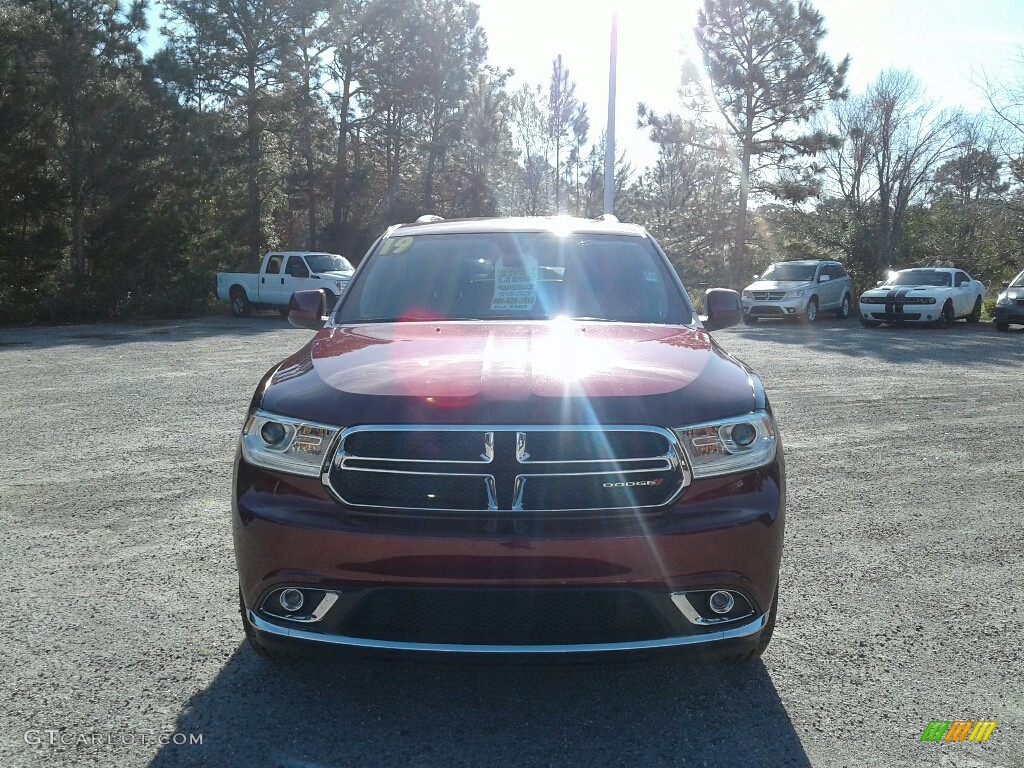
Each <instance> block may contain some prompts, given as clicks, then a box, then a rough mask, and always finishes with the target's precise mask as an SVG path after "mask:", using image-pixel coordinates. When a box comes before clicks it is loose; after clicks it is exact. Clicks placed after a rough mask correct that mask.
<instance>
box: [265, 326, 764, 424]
mask: <svg viewBox="0 0 1024 768" xmlns="http://www.w3.org/2000/svg"><path fill="white" fill-rule="evenodd" d="M257 398H259V395H258V396H257ZM257 402H258V399H257ZM260 404H261V406H262V407H263V408H265V409H266V410H269V411H272V412H275V413H279V414H282V415H286V416H293V417H295V418H301V419H308V420H311V421H319V422H323V423H328V424H336V425H345V426H348V425H353V424H363V423H419V422H422V423H492V424H515V423H522V424H531V423H533V424H538V423H577V424H584V423H602V424H615V423H621V424H636V423H643V424H660V425H662V426H672V425H682V424H694V423H698V422H701V421H707V420H711V419H716V418H722V417H726V416H733V415H737V414H741V413H747V412H749V411H751V410H754V409H756V408H763V407H765V404H764V394H763V391H762V390H761V387H760V384H759V383H758V382H757V381H756V379H755V378H754V377H753V376H752V375H751V374H750V372H749V370H748V369H747V368H746V367H745V366H744V365H743V364H742V363H740V362H739V361H737V360H735V359H734V358H732V357H731V356H729V355H728V354H727V353H725V352H724V351H722V350H721V349H720V348H719V347H718V346H717V345H716V344H715V343H714V341H713V340H712V339H711V337H710V335H709V334H708V333H707V332H706V331H705V330H703V329H701V328H689V327H679V326H653V325H635V324H628V323H585V322H558V321H555V322H533V323H507V322H442V323H420V322H415V323H380V324H372V325H361V326H341V327H334V328H325V329H324V330H322V331H320V332H319V333H318V334H317V335H316V336H315V337H314V338H313V339H312V341H311V342H310V343H309V344H308V345H307V346H306V347H304V348H303V349H302V350H300V351H299V352H298V353H297V354H296V355H294V356H292V357H291V358H289V359H288V360H286V361H284V363H282V364H281V366H280V367H279V368H278V369H276V371H275V372H273V373H272V375H269V376H268V378H267V379H266V380H265V382H264V390H263V394H262V402H261V403H260Z"/></svg>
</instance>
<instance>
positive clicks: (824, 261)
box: [772, 259, 839, 266]
mask: <svg viewBox="0 0 1024 768" xmlns="http://www.w3.org/2000/svg"><path fill="white" fill-rule="evenodd" d="M775 264H807V265H812V264H839V262H838V261H836V260H835V259H791V260H789V261H773V262H772V265H773V266H774V265H775Z"/></svg>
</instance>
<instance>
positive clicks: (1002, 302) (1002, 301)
mask: <svg viewBox="0 0 1024 768" xmlns="http://www.w3.org/2000/svg"><path fill="white" fill-rule="evenodd" d="M1012 303H1013V302H1012V301H1011V300H1010V297H1009V296H1007V295H1006V294H1005V293H1000V294H999V298H998V299H996V304H997V305H999V306H1000V307H1005V306H1006V305H1007V304H1012Z"/></svg>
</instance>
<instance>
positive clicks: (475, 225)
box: [388, 216, 647, 237]
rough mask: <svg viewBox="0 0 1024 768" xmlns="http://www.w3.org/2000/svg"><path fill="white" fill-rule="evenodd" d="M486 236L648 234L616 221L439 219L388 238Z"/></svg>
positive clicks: (404, 228)
mask: <svg viewBox="0 0 1024 768" xmlns="http://www.w3.org/2000/svg"><path fill="white" fill-rule="evenodd" d="M485 232H554V233H564V232H587V233H594V234H597V233H600V234H610V235H633V236H635V237H644V236H646V234H647V231H646V230H645V229H644V228H643V227H641V226H638V225H636V224H623V223H621V222H619V221H617V220H614V219H603V218H601V219H583V218H577V217H575V216H521V217H509V218H489V219H437V220H434V221H417V222H412V223H409V224H399V225H398V226H397V227H395V228H394V229H393V230H391V231H390V232H389V233H388V234H389V236H394V235H396V234H398V233H401V234H403V235H423V234H431V235H440V234H454V233H485Z"/></svg>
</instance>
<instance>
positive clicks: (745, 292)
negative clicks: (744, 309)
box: [743, 291, 754, 299]
mask: <svg viewBox="0 0 1024 768" xmlns="http://www.w3.org/2000/svg"><path fill="white" fill-rule="evenodd" d="M753 295H754V294H753V293H752V292H750V291H744V292H743V298H744V299H749V298H751V297H752V296H753Z"/></svg>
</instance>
